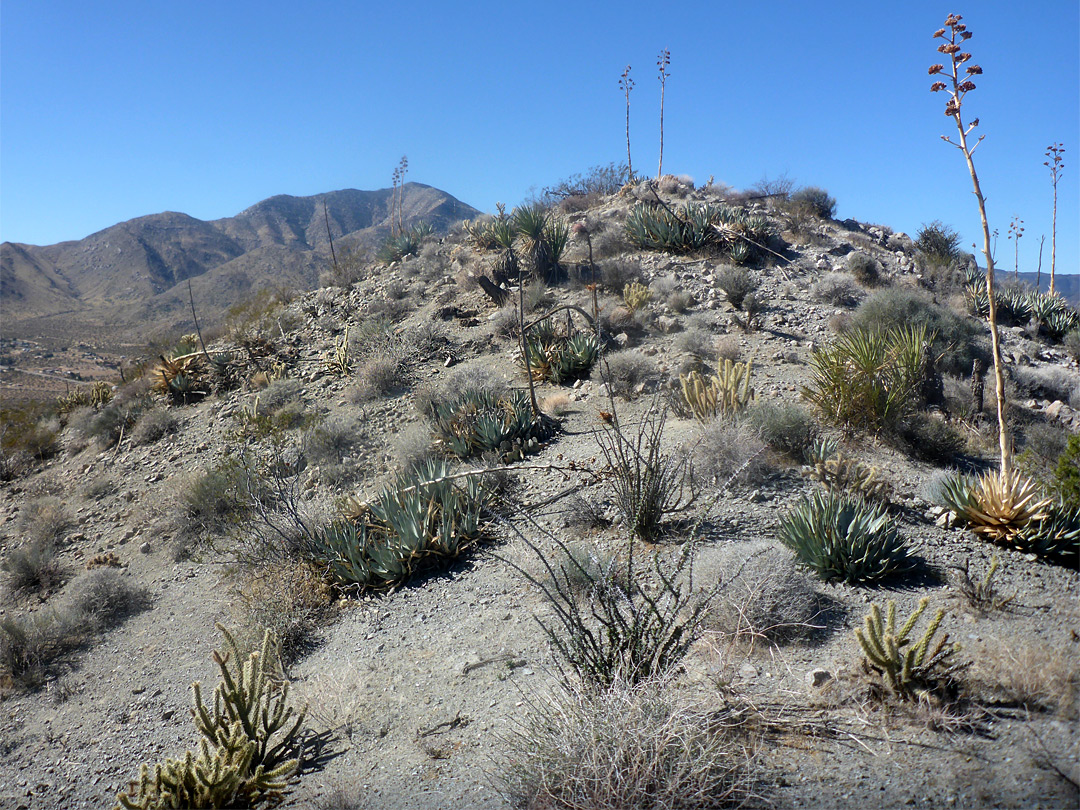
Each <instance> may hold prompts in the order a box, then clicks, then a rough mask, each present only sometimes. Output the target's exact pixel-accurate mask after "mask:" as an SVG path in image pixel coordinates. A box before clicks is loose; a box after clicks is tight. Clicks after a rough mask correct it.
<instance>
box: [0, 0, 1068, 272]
mask: <svg viewBox="0 0 1080 810" xmlns="http://www.w3.org/2000/svg"><path fill="white" fill-rule="evenodd" d="M949 12H957V13H961V14H964V19H965V22H966V23H968V25H969V27H970V29H971V30H972V31H973V32H974V34H975V36H974V38H973V39H972V40H971V41H970V42H969V44H968V48H969V49H970V50H971V51H972V53H973V54H974V61H975V62H977V63H978V64H980V65H982V67H983V69H984V71H985V72H984V74H983V76H982V77H981V78H980V81H979V82H978V89H977V90H976V91H975V92H973V93H971V94H970V95H969V96H968V97H967V100H966V103H965V114H967V116H968V117H969V118H970V117H974V116H978V117H979V118H980V119H981V123H982V125H981V127H980V128H979V130H978V131H979V132H980V133H981V134H983V135H985V136H986V140H985V141H984V142H983V144H982V145H981V146H980V147H979V149H978V151H977V152H976V153H975V159H976V165H977V168H978V170H979V174H980V179H981V180H982V183H983V190H984V192H985V194H986V196H987V199H988V202H987V206H988V211H989V215H990V219H991V227H992V228H996V229H998V231H999V232H1000V237H999V240H998V246H997V261H998V264H999V266H1001V267H1005V268H1008V269H1011V268H1012V265H1013V243H1012V242H1010V241H1009V240H1008V239H1007V234H1008V229H1009V224H1010V221H1011V219H1012V217H1013V216H1014V215H1018V216H1020V217H1021V218H1022V219H1023V220H1024V227H1025V233H1024V237H1023V238H1022V239H1021V241H1020V262H1021V268H1022V269H1026V270H1034V269H1035V265H1036V262H1037V256H1038V248H1039V237H1040V235H1041V234H1046V236H1047V240H1046V247H1045V250H1044V257H1043V268H1044V270H1046V269H1048V268H1049V257H1050V238H1049V235H1050V217H1051V203H1052V198H1051V186H1050V177H1049V171H1048V169H1047V168H1046V167H1044V166H1043V165H1042V164H1043V161H1044V160H1045V159H1046V158H1045V156H1044V152H1045V150H1046V147H1047V146H1048V145H1049V144H1051V143H1053V142H1058V141H1060V142H1062V143H1064V145H1065V149H1066V151H1065V168H1064V172H1063V174H1062V178H1061V181H1060V183H1059V200H1058V269H1059V271H1060V272H1068V273H1076V272H1078V255H1080V247H1078V239H1077V231H1078V227H1077V225H1078V222H1080V210H1078V202H1077V200H1078V193H1077V189H1078V188H1080V183H1078V180H1080V163H1078V162H1077V159H1078V158H1080V137H1078V135H1080V126H1078V119H1080V79H1078V72H1080V3H1077V2H1076V0H1026V2H1023V3H1018V2H1015V0H1011V1H1010V2H1004V1H1000V2H999V0H980V1H979V2H969V3H968V4H967V7H964V6H955V5H945V4H942V3H937V2H922V0H905V2H890V3H876V2H865V1H864V2H829V0H823V2H806V0H800V1H799V2H780V1H774V2H757V3H751V2H738V3H733V2H722V0H703V1H702V2H693V3H691V2H667V3H659V2H651V3H643V2H637V0H624V1H623V2H618V3H595V2H588V1H587V0H579V2H573V3H571V2H561V1H559V0H548V1H546V2H532V3H519V2H507V0H502V1H501V2H498V3H492V2H486V0H480V1H479V2H471V3H450V2H417V1H415V0H396V1H395V2H380V3H373V2H367V1H366V0H356V1H354V2H335V3H329V2H321V1H320V0H309V2H302V3H298V2H290V3H283V2H278V0H260V2H247V1H246V0H229V1H228V2H221V0H216V2H202V1H201V0H192V1H191V2H183V3H181V2H146V0H139V2H112V1H109V0H106V2H89V3H88V2H85V0H79V2H71V1H69V0H5V1H4V3H3V8H2V17H0V37H2V42H0V238H2V239H3V240H11V241H18V242H29V243H32V244H50V243H53V242H57V241H61V240H66V239H78V238H81V237H84V236H87V235H88V234H90V233H92V232H94V231H97V230H100V229H102V228H105V227H108V226H109V225H112V224H114V223H116V222H119V221H122V220H125V219H130V218H132V217H136V216H141V215H144V214H151V213H156V212H159V211H164V210H172V211H183V212H185V213H187V214H191V215H192V216H195V217H199V218H201V219H215V218H218V217H225V216H230V215H233V214H236V213H238V212H239V211H241V210H243V209H244V208H246V207H247V206H249V205H251V204H253V203H255V202H257V201H259V200H261V199H263V198H265V197H269V196H271V195H274V194H283V193H284V194H295V195H308V194H315V193H319V192H323V191H330V190H334V189H339V188H359V189H377V188H385V187H389V186H390V184H391V175H392V172H393V170H394V167H395V166H396V165H397V162H398V159H399V158H400V157H401V156H402V155H408V158H409V175H408V178H407V179H408V180H410V181H417V182H422V183H426V184H429V185H432V186H436V187H438V188H441V189H443V190H445V191H447V192H449V193H450V194H453V195H454V196H456V197H458V198H460V199H462V200H464V201H465V202H467V203H470V204H472V205H474V206H476V207H477V208H480V209H483V210H488V211H491V210H494V204H495V202H496V201H503V202H506V203H508V204H510V205H514V204H516V203H518V202H520V201H521V200H522V199H524V198H525V197H526V196H527V195H528V193H529V190H530V188H536V189H537V190H538V189H539V188H540V187H543V186H544V185H548V184H551V183H554V182H556V181H558V180H560V179H562V178H565V177H567V176H568V175H570V174H573V173H575V172H580V171H583V170H585V169H587V168H588V167H590V166H594V165H597V164H605V163H609V162H611V161H619V160H624V159H625V157H626V143H625V138H624V116H625V106H624V98H623V95H622V93H621V91H620V90H619V87H618V79H619V74H620V73H621V72H622V70H623V68H624V67H625V66H626V65H627V64H630V65H632V66H633V68H632V71H631V76H632V77H633V78H634V80H635V82H636V87H635V89H634V90H633V92H632V94H631V97H630V102H631V110H630V116H631V123H630V126H631V146H632V149H633V160H634V167H635V169H637V170H638V171H640V172H647V173H652V174H655V172H656V164H657V157H658V141H659V106H660V86H659V82H658V80H657V70H656V57H657V54H658V52H659V51H660V50H661V49H662V48H665V47H666V48H668V49H670V51H671V65H670V74H671V76H670V78H669V80H668V83H667V98H666V111H665V119H664V168H665V170H666V171H669V172H671V173H675V174H689V175H690V176H692V177H693V178H694V179H695V180H696V181H698V182H699V183H703V182H705V181H707V180H708V178H709V176H710V175H713V176H715V178H716V179H717V180H718V181H723V182H725V183H728V184H730V185H732V186H735V187H737V188H745V187H748V186H750V185H752V184H753V183H754V182H755V181H757V180H759V179H761V178H762V177H764V176H768V177H770V178H775V177H778V176H781V175H787V176H788V177H789V178H790V179H792V180H794V181H795V182H796V183H797V184H798V185H816V186H820V187H823V188H825V189H827V190H828V191H829V192H830V193H831V194H832V195H833V196H834V197H836V199H837V200H838V202H839V211H838V215H839V216H840V217H841V218H845V217H854V218H856V219H859V220H862V221H866V222H874V223H879V224H885V225H890V226H892V227H893V228H895V229H896V230H903V231H906V232H908V233H912V234H913V233H914V232H915V231H916V230H917V229H918V227H919V226H920V224H921V223H924V222H929V221H931V220H935V219H938V220H942V221H943V222H945V223H946V224H949V225H951V226H953V227H955V228H956V229H957V230H958V231H959V232H960V233H961V235H962V237H963V244H964V246H965V247H967V248H970V245H971V243H972V242H973V241H975V240H976V239H977V238H979V220H978V212H977V208H976V205H975V200H974V198H973V197H972V195H971V184H970V180H969V178H968V175H967V169H966V167H965V164H964V161H963V158H962V156H961V154H960V152H959V151H957V150H956V149H954V148H952V147H950V146H947V145H945V144H943V143H942V142H941V140H940V139H939V136H940V135H943V134H955V127H954V126H953V123H952V121H951V119H949V118H946V117H945V115H944V114H943V109H944V103H945V98H944V95H943V94H931V93H930V92H929V87H930V84H931V81H932V79H931V77H929V76H928V75H927V67H928V66H929V65H930V64H932V63H933V62H935V61H938V60H939V56H938V54H937V53H936V50H935V48H936V45H937V44H938V42H939V41H935V40H933V39H931V35H932V34H933V32H934V30H935V29H936V28H938V27H940V26H941V24H942V22H943V21H944V19H945V17H946V15H947V14H948V13H949ZM950 128H952V129H950ZM980 246H981V245H980Z"/></svg>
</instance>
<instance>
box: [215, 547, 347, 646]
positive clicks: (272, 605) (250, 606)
mask: <svg viewBox="0 0 1080 810" xmlns="http://www.w3.org/2000/svg"><path fill="white" fill-rule="evenodd" d="M236 595H237V601H236V603H235V604H234V606H233V612H234V614H235V618H236V620H237V622H236V623H238V624H240V625H242V626H243V627H244V628H245V629H246V631H247V632H248V633H249V634H250V636H251V638H253V639H258V638H261V637H262V634H263V632H264V631H266V630H270V631H271V632H272V633H273V634H274V638H275V639H276V640H277V642H278V646H279V648H280V654H281V660H282V662H283V663H284V664H286V665H288V664H289V663H291V662H292V661H294V660H296V658H297V657H299V656H300V655H301V654H303V653H304V652H305V651H307V650H309V649H311V647H312V643H313V640H314V636H315V634H316V632H317V631H318V628H319V627H320V626H321V625H322V624H323V623H324V622H325V621H326V619H327V616H328V614H329V612H330V604H331V592H330V589H329V587H327V585H326V582H325V581H323V579H322V578H321V577H320V576H319V575H318V574H317V573H316V572H315V571H313V570H312V569H311V567H310V566H309V565H307V564H305V563H301V562H294V561H286V562H282V563H279V564H276V565H272V566H270V567H268V568H261V569H259V570H253V571H251V572H250V574H249V576H248V579H247V581H245V582H244V583H243V584H242V585H241V586H240V587H239V588H238V590H237V594H236Z"/></svg>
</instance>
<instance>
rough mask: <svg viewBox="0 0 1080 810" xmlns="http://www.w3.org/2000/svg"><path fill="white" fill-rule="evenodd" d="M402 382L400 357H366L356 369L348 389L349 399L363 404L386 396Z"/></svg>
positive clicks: (355, 403) (357, 403)
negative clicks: (352, 381)
mask: <svg viewBox="0 0 1080 810" xmlns="http://www.w3.org/2000/svg"><path fill="white" fill-rule="evenodd" d="M404 382H405V380H404V377H403V375H402V363H401V359H400V358H398V357H396V356H388V355H379V356H376V357H371V358H368V359H367V360H365V361H364V362H363V363H362V364H361V366H360V367H359V368H358V369H357V370H356V382H355V383H354V384H353V386H352V388H350V389H349V401H350V402H351V403H352V404H354V405H363V404H364V403H367V402H371V401H372V400H374V399H378V398H380V397H384V396H386V395H387V394H389V393H391V392H392V391H393V390H394V389H395V388H399V387H401V386H402V385H403V383H404Z"/></svg>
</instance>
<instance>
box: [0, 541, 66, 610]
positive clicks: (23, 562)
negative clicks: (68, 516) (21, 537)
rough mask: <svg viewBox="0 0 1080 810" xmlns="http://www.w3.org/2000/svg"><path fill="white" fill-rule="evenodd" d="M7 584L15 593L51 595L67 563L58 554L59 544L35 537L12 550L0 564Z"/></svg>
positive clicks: (60, 583)
mask: <svg viewBox="0 0 1080 810" xmlns="http://www.w3.org/2000/svg"><path fill="white" fill-rule="evenodd" d="M0 570H3V572H4V584H5V585H6V586H7V587H8V589H9V590H10V591H11V593H12V594H14V595H16V596H18V595H20V594H24V593H36V594H37V595H38V596H39V597H45V596H48V595H49V594H50V593H52V592H54V591H56V590H57V589H58V588H59V587H60V586H61V585H62V584H63V582H64V573H65V571H64V566H63V565H62V564H61V562H60V560H59V558H58V557H57V549H56V544H55V543H51V542H43V541H40V540H39V541H32V542H31V543H29V544H28V545H27V546H26V547H25V548H18V549H15V550H14V551H12V552H11V553H10V554H8V555H7V557H6V558H5V559H4V562H3V564H0Z"/></svg>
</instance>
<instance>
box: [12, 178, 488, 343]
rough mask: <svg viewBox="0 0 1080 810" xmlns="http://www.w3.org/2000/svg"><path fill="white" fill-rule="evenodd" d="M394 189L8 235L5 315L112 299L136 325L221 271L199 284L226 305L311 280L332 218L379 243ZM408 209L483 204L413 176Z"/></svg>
mask: <svg viewBox="0 0 1080 810" xmlns="http://www.w3.org/2000/svg"><path fill="white" fill-rule="evenodd" d="M392 196H393V191H392V190H391V189H380V190H378V191H358V190H356V189H344V190H341V191H333V192H329V193H326V194H317V195H314V196H311V197H293V196H289V195H285V194H282V195H278V196H275V197H270V198H268V199H266V200H263V201H261V202H259V203H256V204H255V205H253V206H251V207H250V208H247V209H245V210H244V211H242V212H240V213H239V214H237V215H236V216H232V217H226V218H224V219H218V220H212V221H204V220H200V219H196V218H194V217H191V216H188V215H187V214H181V213H175V212H165V213H161V214H152V215H150V216H145V217H138V218H136V219H132V220H128V221H127V222H121V223H119V224H117V225H113V226H112V227H109V228H106V229H104V230H102V231H98V232H97V233H94V234H91V235H90V236H88V237H86V238H85V239H80V240H77V241H70V242H61V243H58V244H55V245H48V246H36V245H24V244H15V243H10V242H5V243H4V244H3V245H2V246H0V259H2V264H0V266H2V272H3V275H2V276H0V279H2V283H3V294H4V300H5V310H7V311H5V313H4V314H5V319H8V318H10V319H11V320H23V319H26V318H31V317H39V316H43V315H54V314H57V313H61V312H67V311H70V310H75V309H88V308H102V307H107V308H108V310H109V313H110V315H111V316H112V317H119V318H120V320H121V321H122V322H124V323H134V322H137V321H138V320H139V319H140V317H141V316H140V314H139V313H142V312H145V311H147V309H150V310H156V311H158V312H160V311H161V310H162V309H169V308H170V305H171V304H172V303H173V302H175V301H177V300H178V299H182V301H183V303H186V298H187V286H186V283H185V282H186V281H187V280H188V279H197V278H200V277H204V276H208V274H213V273H215V272H216V273H217V274H218V276H219V278H217V279H214V278H212V277H208V278H207V279H206V282H204V283H203V284H199V285H193V286H197V287H199V288H203V289H204V290H205V291H207V292H211V293H212V295H211V296H210V297H209V298H207V299H206V300H204V301H199V300H198V299H197V303H200V304H206V305H207V306H215V307H221V306H223V305H227V304H229V303H234V302H235V301H236V300H237V298H236V296H242V295H243V294H245V293H246V291H247V290H250V289H258V288H260V287H263V286H267V285H269V284H277V283H280V282H281V281H284V280H287V281H288V282H289V283H290V284H292V285H295V286H298V287H300V288H309V287H311V286H313V285H314V284H315V282H316V281H317V279H318V274H319V271H320V268H321V267H325V255H326V254H328V252H329V240H328V237H327V221H329V227H330V230H331V231H332V232H333V234H334V238H335V239H337V238H340V237H345V236H348V237H350V240H349V241H351V242H359V243H364V244H372V243H373V242H374V241H375V240H376V239H377V238H378V237H379V235H380V234H381V233H385V232H386V231H387V230H388V229H389V223H390V208H391V205H392ZM324 205H325V213H324ZM402 213H403V216H404V219H405V221H406V222H409V221H414V220H417V219H424V220H426V221H428V222H430V223H432V224H433V225H434V226H435V228H436V229H437V230H445V229H446V228H447V227H448V226H449V225H450V224H452V223H454V222H456V221H458V220H461V219H463V218H466V217H471V216H475V215H476V214H477V213H478V212H477V211H476V209H474V208H472V207H471V206H469V205H466V204H465V203H463V202H461V201H460V200H457V199H455V198H454V197H451V196H450V195H449V194H446V193H445V192H443V191H439V190H438V189H435V188H432V187H430V186H425V185H423V184H421V183H407V184H406V185H405V186H404V189H403V200H402ZM218 281H221V282H222V283H221V284H220V285H219V284H218V283H217V282H218ZM174 288H176V289H174ZM159 296H161V297H162V298H161V300H160V301H154V300H153V299H155V298H157V297H159ZM125 308H130V317H128V316H127V315H125Z"/></svg>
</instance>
